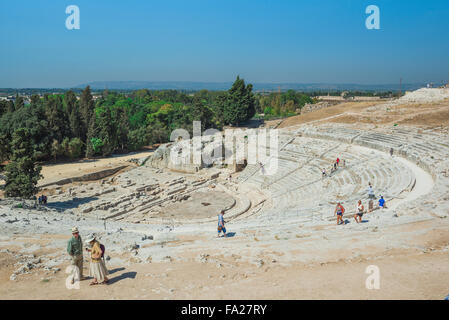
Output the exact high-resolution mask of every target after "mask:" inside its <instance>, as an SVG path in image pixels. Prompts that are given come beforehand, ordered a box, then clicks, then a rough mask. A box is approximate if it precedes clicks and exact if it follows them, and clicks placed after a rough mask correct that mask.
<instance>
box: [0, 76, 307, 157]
mask: <svg viewBox="0 0 449 320" xmlns="http://www.w3.org/2000/svg"><path fill="white" fill-rule="evenodd" d="M270 97H271V96H269V97H268V98H270ZM302 98H303V97H302V96H300V95H298V94H296V92H291V93H289V96H288V97H287V100H285V99H284V98H282V101H280V103H279V104H280V105H281V104H285V105H286V108H287V109H288V110H294V109H295V108H297V106H298V105H300V104H301V103H302V100H301V99H302ZM266 99H267V97H265V96H262V97H259V96H257V97H256V96H255V95H254V94H253V92H252V85H251V84H248V85H246V84H245V81H244V80H243V79H241V78H240V77H237V79H236V80H235V82H234V84H233V85H232V87H231V88H230V89H229V90H228V91H207V90H201V91H197V92H194V93H190V94H187V93H185V92H181V91H176V90H161V91H150V90H146V89H142V90H136V91H133V92H128V93H121V92H117V91H108V90H105V91H104V92H102V93H99V92H96V93H95V92H94V93H93V92H92V91H91V89H90V87H86V88H85V89H84V90H82V91H81V92H80V93H79V94H78V95H77V94H75V92H73V91H70V90H69V91H66V92H65V93H63V94H52V93H45V95H44V96H43V97H39V96H38V95H37V94H33V95H32V96H31V99H30V103H29V104H27V103H24V99H23V98H22V97H19V96H17V97H16V99H15V101H16V103H15V104H14V103H13V102H12V101H0V145H1V146H0V160H7V159H10V158H11V156H12V154H13V152H14V150H13V149H12V147H11V145H10V141H12V139H13V135H14V132H16V131H17V130H18V129H22V128H23V129H27V132H28V134H29V138H30V145H31V148H32V149H33V156H34V157H35V159H36V160H37V161H42V160H51V159H53V160H56V159H60V158H69V159H74V158H79V157H83V156H86V157H94V156H106V155H110V154H112V153H114V152H128V151H134V150H137V149H140V148H142V147H143V146H145V145H151V144H155V143H164V142H168V141H169V138H170V133H171V132H172V131H173V130H175V129H180V128H182V129H186V130H187V131H188V132H189V133H190V135H192V130H193V127H192V124H193V121H201V126H202V128H201V129H202V130H206V129H208V128H216V129H222V127H223V126H224V125H239V124H242V123H244V122H245V121H247V120H249V119H250V118H251V117H253V116H254V114H255V113H256V110H257V111H258V112H261V111H263V108H265V105H266V103H268V104H270V103H272V101H271V100H273V99H271V100H269V101H268V102H266V101H265V100H266ZM273 101H274V100H273ZM291 101H293V102H291Z"/></svg>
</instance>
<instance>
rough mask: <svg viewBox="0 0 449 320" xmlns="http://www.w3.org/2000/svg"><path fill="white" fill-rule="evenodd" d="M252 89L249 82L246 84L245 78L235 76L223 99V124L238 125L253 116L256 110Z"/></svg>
mask: <svg viewBox="0 0 449 320" xmlns="http://www.w3.org/2000/svg"><path fill="white" fill-rule="evenodd" d="M252 89H253V86H252V85H251V84H249V85H247V86H246V85H245V80H243V79H240V77H239V76H237V79H236V80H235V82H234V83H233V85H232V87H231V89H229V91H228V92H227V97H226V99H225V101H224V106H223V118H224V123H225V124H232V125H238V124H240V123H242V122H245V121H247V120H249V119H250V118H251V117H253V116H254V114H255V111H256V110H255V98H254V94H253V93H252Z"/></svg>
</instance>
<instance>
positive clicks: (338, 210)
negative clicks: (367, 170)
mask: <svg viewBox="0 0 449 320" xmlns="http://www.w3.org/2000/svg"><path fill="white" fill-rule="evenodd" d="M368 199H369V204H368V211H365V206H364V205H363V203H362V200H359V201H358V202H357V208H356V213H355V214H354V220H355V221H356V222H357V223H361V222H362V217H363V215H364V214H365V213H366V212H372V211H373V210H374V202H373V199H376V196H375V194H374V189H373V186H372V185H371V182H370V183H369V184H368ZM378 207H379V208H382V209H385V208H386V207H387V206H386V201H385V199H384V197H383V196H380V198H379V200H378ZM344 213H345V208H344V207H343V205H342V204H341V203H340V202H338V203H337V206H336V207H335V211H334V215H336V216H337V225H339V224H344V223H345V222H344V221H343V214H344Z"/></svg>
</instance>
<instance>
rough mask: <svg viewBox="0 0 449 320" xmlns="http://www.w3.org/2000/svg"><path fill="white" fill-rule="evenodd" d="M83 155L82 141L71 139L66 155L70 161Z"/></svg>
mask: <svg viewBox="0 0 449 320" xmlns="http://www.w3.org/2000/svg"><path fill="white" fill-rule="evenodd" d="M82 154H83V141H81V139H80V138H73V139H71V140H70V142H69V146H68V155H69V157H70V158H71V159H76V158H79V157H81V155H82Z"/></svg>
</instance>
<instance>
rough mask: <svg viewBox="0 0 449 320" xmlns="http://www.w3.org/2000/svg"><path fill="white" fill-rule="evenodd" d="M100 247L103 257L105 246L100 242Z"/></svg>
mask: <svg viewBox="0 0 449 320" xmlns="http://www.w3.org/2000/svg"><path fill="white" fill-rule="evenodd" d="M100 249H101V257H102V258H103V257H104V253H105V251H106V248H105V246H104V245H103V244H100Z"/></svg>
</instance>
